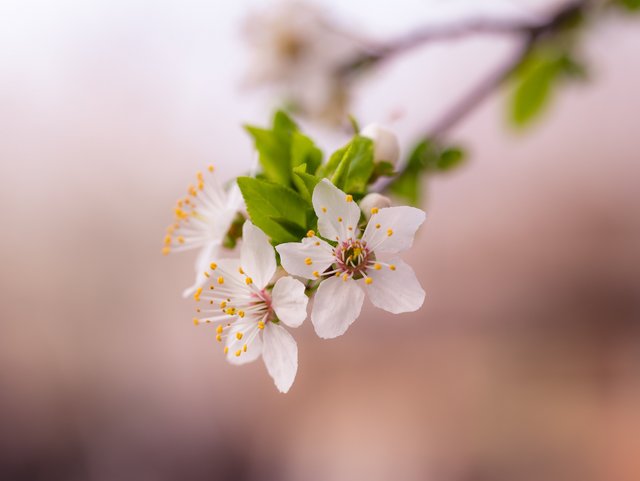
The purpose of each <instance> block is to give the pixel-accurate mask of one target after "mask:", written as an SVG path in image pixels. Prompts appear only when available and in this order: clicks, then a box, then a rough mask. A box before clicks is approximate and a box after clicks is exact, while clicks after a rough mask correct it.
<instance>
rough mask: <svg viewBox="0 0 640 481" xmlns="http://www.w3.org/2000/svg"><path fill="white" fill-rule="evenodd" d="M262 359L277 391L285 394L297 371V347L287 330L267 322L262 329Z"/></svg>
mask: <svg viewBox="0 0 640 481" xmlns="http://www.w3.org/2000/svg"><path fill="white" fill-rule="evenodd" d="M263 336H264V345H263V348H262V358H263V359H264V364H265V366H267V371H268V372H269V375H270V376H271V377H272V378H273V380H274V382H275V384H276V387H277V388H278V391H280V392H283V393H286V392H287V391H288V390H289V388H290V387H291V385H292V384H293V381H294V379H295V378H296V372H297V371H298V346H297V344H296V341H295V340H294V339H293V337H291V334H289V333H288V332H287V330H286V329H285V328H284V327H282V326H279V325H277V324H274V323H273V322H268V323H267V325H266V326H265V328H264V333H263Z"/></svg>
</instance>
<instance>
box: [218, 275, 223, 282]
mask: <svg viewBox="0 0 640 481" xmlns="http://www.w3.org/2000/svg"><path fill="white" fill-rule="evenodd" d="M218 284H224V277H222V276H220V277H218Z"/></svg>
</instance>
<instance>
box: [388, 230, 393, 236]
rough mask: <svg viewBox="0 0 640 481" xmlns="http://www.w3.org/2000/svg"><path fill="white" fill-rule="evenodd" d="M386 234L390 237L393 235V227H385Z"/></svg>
mask: <svg viewBox="0 0 640 481" xmlns="http://www.w3.org/2000/svg"><path fill="white" fill-rule="evenodd" d="M387 235H388V236H389V237H391V236H392V235H393V229H387Z"/></svg>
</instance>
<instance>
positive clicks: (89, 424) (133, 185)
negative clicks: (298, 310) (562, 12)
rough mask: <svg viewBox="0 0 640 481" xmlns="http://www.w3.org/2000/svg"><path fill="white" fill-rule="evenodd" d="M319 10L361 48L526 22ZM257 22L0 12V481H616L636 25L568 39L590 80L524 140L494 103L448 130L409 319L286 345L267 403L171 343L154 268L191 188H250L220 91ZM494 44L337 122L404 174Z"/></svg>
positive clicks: (625, 337) (263, 104) (336, 137)
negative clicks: (380, 130) (398, 160)
mask: <svg viewBox="0 0 640 481" xmlns="http://www.w3.org/2000/svg"><path fill="white" fill-rule="evenodd" d="M325 3H326V6H327V7H329V8H332V9H334V12H335V15H336V18H337V19H338V20H340V21H341V22H343V24H345V25H351V26H358V27H359V28H361V29H362V30H363V31H364V32H366V33H367V34H369V35H371V36H374V37H375V36H379V38H385V37H390V36H393V35H394V34H396V33H398V32H401V31H403V29H404V28H407V27H410V26H414V25H418V24H421V23H424V22H428V21H436V20H438V19H443V18H444V19H449V17H450V18H457V17H456V15H469V14H470V12H471V13H474V12H475V11H474V10H473V9H481V10H482V8H486V10H483V11H484V12H485V13H486V12H490V13H492V14H496V15H497V14H499V15H511V14H513V12H514V11H515V12H520V11H521V9H522V8H526V9H527V11H528V12H530V11H536V8H537V7H538V6H539V5H538V4H540V3H541V2H535V1H529V2H526V5H525V3H524V2H522V3H521V2H499V3H496V2H465V3H462V2H451V4H454V3H455V4H456V5H457V8H451V7H448V8H449V10H447V8H444V7H443V2H437V1H431V2H426V1H425V2H409V1H407V2H393V3H390V2H389V3H388V4H387V3H383V2H379V3H375V4H374V5H370V4H369V3H370V2H363V1H362V2H354V3H349V5H341V4H339V3H338V2H325ZM546 3H549V2H546ZM551 3H553V2H551ZM268 5H269V2H248V1H243V2H234V3H233V4H231V3H228V4H224V5H223V4H222V2H213V1H209V2H202V1H195V0H192V1H188V2H174V3H170V2H149V1H146V2H145V1H137V2H124V1H122V2H120V1H117V2H72V1H66V2H55V3H52V2H45V1H42V2H36V1H29V2H24V1H17V0H16V1H8V2H3V3H2V5H1V6H0V26H1V28H0V128H1V131H2V140H0V155H1V157H0V159H1V160H0V201H1V203H2V205H3V206H4V213H3V217H2V226H3V228H2V234H1V235H0V247H1V249H0V266H1V270H0V289H1V293H2V294H1V296H0V313H1V323H0V478H1V479H3V480H4V479H7V480H14V479H15V480H32V479H33V480H36V479H37V480H40V479H41V480H91V481H93V480H97V481H103V480H104V481H107V480H135V481H138V480H153V481H163V480H174V479H175V480H183V479H189V480H199V479H202V480H205V479H238V480H242V479H247V480H271V479H273V480H276V479H277V480H302V479H303V480H311V481H315V480H318V481H321V480H322V481H325V480H332V481H333V480H338V481H342V480H345V481H352V480H359V479H363V480H364V479H366V480H391V479H402V480H423V479H428V480H434V481H476V480H478V481H480V480H492V481H494V480H505V481H521V480H522V481H528V480H531V481H533V480H540V479H545V480H547V481H556V480H557V481H565V480H580V481H590V480H594V481H596V480H597V481H613V480H615V481H635V480H637V479H639V478H640V463H639V461H638V456H637V453H638V450H639V449H640V442H639V441H638V434H637V433H638V432H639V430H640V411H639V410H638V405H640V382H639V381H638V380H639V379H640V376H639V375H640V348H639V341H640V333H639V329H638V321H639V319H640V316H639V311H640V309H639V305H638V304H639V299H640V249H638V246H639V245H640V212H639V209H638V206H639V205H640V189H639V188H638V183H639V180H640V155H639V152H640V136H639V135H638V134H639V130H638V112H640V95H639V94H638V86H639V85H640V59H639V58H638V52H639V51H640V30H639V29H638V26H639V25H640V24H639V23H638V22H640V19H638V20H635V21H634V20H632V19H626V20H620V19H614V18H612V19H610V20H608V21H606V22H604V23H603V24H601V25H599V26H597V27H596V28H595V29H594V30H593V31H592V32H591V34H590V37H589V39H588V41H587V42H586V45H585V49H584V52H583V53H584V56H585V58H586V59H588V61H589V64H590V66H591V72H590V75H589V76H590V82H588V83H585V84H582V85H571V86H568V87H567V88H566V89H564V90H563V91H561V92H559V95H558V97H557V99H556V101H555V102H553V105H552V107H551V109H550V111H549V112H548V115H547V116H546V117H545V118H544V119H542V120H541V122H539V123H538V124H537V125H536V126H535V127H534V128H532V129H530V130H528V131H526V132H524V133H517V132H515V131H513V129H509V128H507V127H506V124H505V122H504V117H505V115H504V110H505V105H504V97H503V96H501V95H496V96H494V97H492V98H491V99H490V101H488V102H487V103H486V104H484V105H483V106H482V108H481V109H479V110H478V111H477V112H476V113H475V114H474V115H473V116H471V117H469V118H468V120H467V121H466V122H464V124H463V125H461V126H460V128H458V129H457V130H455V132H454V133H453V138H454V139H455V140H456V141H459V142H461V143H463V144H465V145H467V146H468V147H469V149H470V152H471V153H472V156H471V158H470V161H469V163H468V164H467V165H466V166H465V167H464V168H463V169H461V170H460V171H458V172H455V173H453V174H451V175H448V176H445V177H440V178H437V179H433V180H430V181H427V182H426V186H427V188H428V203H426V204H425V208H426V210H427V211H428V221H427V222H426V224H425V226H424V228H423V229H422V231H421V233H420V235H419V237H418V239H417V242H416V245H415V247H414V248H413V250H412V251H411V252H410V253H408V254H407V256H406V258H407V260H408V261H409V262H410V263H411V264H412V265H413V266H414V267H415V268H416V271H417V272H418V276H419V278H420V279H421V281H422V283H423V285H424V287H425V289H426V291H427V300H426V302H425V305H424V307H423V309H422V310H421V311H419V312H417V313H415V314H407V315H402V316H392V315H388V314H385V313H383V312H381V311H378V310H376V309H374V308H372V307H371V306H367V307H366V309H365V311H364V313H363V315H362V316H361V318H360V319H359V320H358V321H357V322H356V324H354V325H353V327H352V328H351V329H350V330H349V332H348V333H347V334H346V335H345V336H343V337H341V338H339V339H337V340H333V341H321V340H320V339H318V338H317V337H316V336H315V335H314V333H313V330H312V327H311V325H310V324H309V323H306V325H304V326H303V327H302V328H301V329H298V331H297V332H296V335H297V339H298V342H299V347H300V369H299V372H298V379H297V380H296V383H295V385H294V387H293V389H292V390H291V392H290V393H289V394H287V395H281V394H278V393H277V391H276V389H275V388H274V386H273V384H272V381H271V379H270V378H269V377H268V375H267V374H266V371H265V369H264V366H263V365H262V364H261V363H259V362H258V363H255V364H253V365H251V366H245V367H243V368H237V367H233V366H229V365H227V364H226V363H225V362H224V359H223V356H222V353H221V352H220V348H219V346H218V345H217V344H216V343H215V342H214V333H213V331H211V330H207V328H206V327H200V328H195V327H194V326H193V325H192V323H191V317H192V310H193V305H192V303H191V302H190V301H188V300H183V299H181V298H180V293H181V291H182V289H183V288H184V287H185V286H187V285H189V284H190V283H191V281H192V276H193V266H192V262H193V259H194V257H193V256H191V255H189V254H185V255H181V256H177V255H176V256H170V257H168V258H164V257H162V256H161V255H160V248H161V241H162V236H163V233H164V228H165V226H166V225H167V224H168V223H169V222H170V221H171V207H172V205H173V202H174V201H175V199H176V198H177V197H179V196H181V195H183V193H184V192H185V189H186V187H187V185H188V183H189V182H190V181H191V179H192V176H193V175H194V173H195V171H196V170H198V169H201V168H202V167H203V166H204V165H207V164H208V163H210V162H214V163H216V164H217V165H218V166H219V171H220V172H222V175H224V176H232V175H237V174H239V173H241V172H243V171H244V170H246V169H247V168H248V167H249V165H250V163H251V160H252V158H253V157H252V149H251V143H250V141H249V139H248V137H247V136H246V135H245V134H244V133H243V131H242V129H241V123H243V122H254V123H266V122H267V120H268V116H269V112H270V109H271V107H273V105H274V99H273V98H271V97H270V96H269V95H268V93H267V92H260V93H255V92H249V91H247V90H246V89H243V88H242V75H243V69H244V67H245V64H244V62H245V60H246V52H245V50H244V47H243V43H242V38H241V35H240V33H239V32H240V30H241V29H240V24H241V20H242V18H243V16H244V15H245V14H246V13H247V12H249V11H254V10H255V9H256V8H265V6H266V7H268ZM479 5H483V6H484V7H482V8H480V7H479ZM494 9H495V11H494ZM434 12H435V13H434ZM443 12H445V13H443ZM474 14H475V13H474ZM439 15H440V17H439ZM512 47H513V44H511V43H510V42H508V41H505V40H501V39H492V38H483V39H477V40H473V41H470V42H457V43H455V44H453V45H446V46H445V45H441V46H435V47H428V48H424V49H420V50H416V51H415V52H412V53H411V54H410V55H407V56H406V57H404V58H401V59H398V60H397V61H394V62H392V63H389V64H388V65H386V66H385V68H384V69H382V70H380V71H379V72H377V74H376V75H375V76H373V77H371V78H370V79H368V80H366V81H365V82H363V84H362V85H361V87H360V88H359V89H358V90H357V92H356V103H355V105H354V108H353V111H354V113H355V114H356V115H357V116H358V117H359V118H360V119H361V121H362V122H363V123H367V122H370V121H382V122H390V125H391V126H393V127H394V128H395V129H397V131H398V134H399V136H400V138H401V140H402V143H403V147H404V149H405V151H406V149H407V148H408V146H409V145H410V143H411V142H412V141H414V140H416V139H417V138H418V136H419V135H420V133H422V132H424V131H426V130H427V129H428V127H429V125H431V123H433V122H434V121H435V120H436V119H437V117H438V115H439V114H440V113H441V112H442V111H443V109H446V106H447V105H448V102H450V101H451V100H453V98H454V97H455V96H456V95H457V94H459V93H461V92H462V91H463V90H464V89H465V88H468V87H469V85H470V82H471V81H472V80H473V79H474V78H476V76H477V75H479V74H481V71H482V70H485V69H490V68H491V66H492V65H495V64H496V63H497V62H500V59H501V58H502V57H503V56H504V55H505V54H508V51H509V49H510V48H512ZM393 119H395V120H393ZM305 125H306V126H308V127H309V128H310V129H311V131H312V132H314V133H316V134H318V135H319V136H320V138H321V139H322V140H323V141H324V142H325V146H326V148H325V150H329V148H330V147H335V146H336V145H338V144H339V143H340V142H344V141H345V137H344V136H342V135H341V134H335V133H334V134H332V133H329V132H328V131H327V130H326V129H321V128H318V127H316V126H313V125H309V124H307V123H305Z"/></svg>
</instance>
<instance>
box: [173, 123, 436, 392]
mask: <svg viewBox="0 0 640 481" xmlns="http://www.w3.org/2000/svg"><path fill="white" fill-rule="evenodd" d="M248 131H249V133H250V134H251V135H252V136H253V138H254V141H255V145H256V148H257V150H258V153H259V158H260V165H261V172H259V173H258V174H257V175H256V176H247V177H239V178H238V179H236V180H235V181H234V182H233V183H232V184H231V185H230V186H228V187H226V188H225V187H223V185H222V184H221V183H220V182H219V181H218V180H217V178H216V174H215V170H214V168H213V167H209V168H208V169H207V171H206V174H202V173H199V174H198V175H197V182H196V184H195V185H192V186H190V187H189V189H188V196H187V197H186V198H183V199H180V200H179V201H178V205H177V206H176V208H175V222H174V223H173V224H171V225H170V226H169V228H168V233H167V235H166V237H165V241H164V248H163V252H164V253H165V254H168V253H170V252H174V251H181V250H186V249H195V248H199V249H200V254H199V256H198V259H197V262H196V270H197V277H196V282H195V284H194V285H193V286H192V287H191V288H189V289H188V290H187V291H186V294H189V295H193V298H194V299H195V301H196V306H197V307H196V313H197V314H196V317H194V319H193V322H194V323H195V324H196V325H201V324H209V325H211V326H213V327H214V328H215V332H216V334H215V335H216V340H217V341H218V342H219V343H220V344H221V345H222V349H223V351H224V353H225V355H226V357H227V360H228V361H229V362H230V363H232V364H244V363H247V362H251V361H254V360H256V359H258V358H259V357H262V359H263V361H264V363H265V365H266V367H267V371H268V372H269V374H270V375H271V377H272V378H273V380H274V382H275V384H276V387H277V388H278V390H280V391H281V392H287V391H288V390H289V388H290V387H291V385H292V384H293V381H294V379H295V376H296V371H297V368H298V349H297V345H296V342H295V340H294V339H293V337H292V336H291V334H290V333H289V332H288V330H287V328H296V327H298V326H300V325H301V324H302V323H303V321H304V320H305V319H306V318H307V310H308V309H307V308H308V304H309V301H310V299H313V303H312V307H311V309H310V311H311V322H312V324H313V326H314V329H315V331H316V333H317V334H318V336H320V337H322V338H325V339H328V338H334V337H337V336H340V335H342V334H344V333H345V332H346V330H347V329H348V328H349V326H350V325H351V324H352V323H353V322H354V321H355V320H356V319H357V318H358V316H359V315H360V312H361V309H362V305H363V303H364V298H365V297H369V299H370V300H371V303H372V304H373V305H374V306H376V307H378V308H380V309H384V310H385V311H388V312H391V313H394V314H398V313H403V312H411V311H415V310H417V309H419V308H420V307H421V306H422V304H423V302H424V297H425V293H424V291H423V289H422V287H421V286H420V283H419V282H418V280H417V278H416V276H415V274H414V272H413V270H412V269H411V267H410V266H409V265H407V264H406V263H405V262H404V261H403V260H402V259H401V258H400V257H399V254H400V253H401V252H402V251H404V250H406V249H408V248H409V247H411V245H412V243H413V238H414V235H415V233H416V231H417V230H418V228H419V227H420V225H421V224H422V223H423V222H424V220H425V213H424V212H423V211H421V210H419V209H417V208H415V207H408V206H396V207H392V206H391V202H390V200H389V199H388V198H386V197H384V196H382V195H380V194H378V193H375V192H371V190H372V185H373V184H374V183H375V182H376V181H377V180H378V179H379V178H380V177H381V176H392V175H393V170H394V165H395V163H396V162H397V159H398V153H399V149H398V143H397V140H396V138H395V136H394V135H393V134H392V133H391V132H389V131H388V130H387V129H385V128H383V127H380V126H376V125H372V126H369V127H367V128H365V129H363V130H362V131H361V132H360V133H358V134H356V135H355V136H354V137H353V138H352V139H351V140H350V141H349V142H348V143H347V145H345V146H344V147H342V148H341V149H339V150H338V151H336V152H335V153H333V154H332V155H331V156H330V157H329V158H328V160H326V161H324V162H323V159H322V157H323V156H322V152H321V151H320V150H319V149H318V148H317V147H316V146H315V144H314V143H313V141H312V140H311V139H310V138H309V137H307V136H305V135H303V134H302V133H301V132H300V131H299V130H298V127H297V125H296V124H295V123H294V122H293V121H292V120H291V119H290V118H289V117H288V116H287V115H286V114H284V113H283V112H278V113H277V114H276V116H275V118H274V123H273V127H272V128H271V129H260V128H257V127H248ZM247 217H248V218H247ZM240 224H242V226H241V227H239V225H240ZM234 231H235V232H234ZM228 240H231V241H232V242H227V241H228ZM236 241H239V248H238V249H235V243H236ZM224 248H228V249H227V250H229V251H230V252H229V254H228V255H225V257H222V250H223V249H224ZM276 252H277V254H278V255H276Z"/></svg>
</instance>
